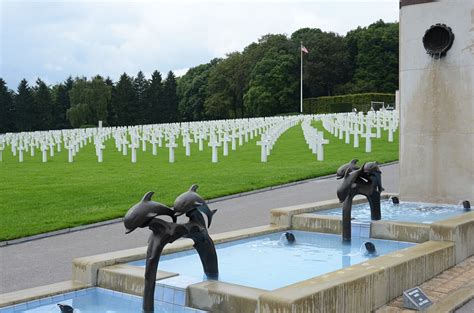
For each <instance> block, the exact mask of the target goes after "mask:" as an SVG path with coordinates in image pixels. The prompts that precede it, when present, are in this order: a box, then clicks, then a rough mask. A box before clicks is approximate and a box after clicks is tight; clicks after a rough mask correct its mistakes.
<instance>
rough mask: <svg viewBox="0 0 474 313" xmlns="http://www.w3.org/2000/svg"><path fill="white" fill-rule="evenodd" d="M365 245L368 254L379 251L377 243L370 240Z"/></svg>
mask: <svg viewBox="0 0 474 313" xmlns="http://www.w3.org/2000/svg"><path fill="white" fill-rule="evenodd" d="M364 245H365V249H366V250H367V253H368V254H375V253H376V252H377V250H376V249H375V245H374V244H373V243H371V242H370V241H366V242H364Z"/></svg>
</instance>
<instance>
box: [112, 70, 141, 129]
mask: <svg viewBox="0 0 474 313" xmlns="http://www.w3.org/2000/svg"><path fill="white" fill-rule="evenodd" d="M136 99H137V96H136V94H135V89H134V88H133V79H132V78H131V77H130V76H128V75H127V74H126V73H123V74H122V75H121V76H120V79H119V81H118V83H117V85H116V86H115V92H114V94H113V97H112V109H113V112H114V115H115V116H114V120H115V125H133V124H135V123H136V121H135V118H134V117H135V116H136V113H135V111H136V109H135V107H134V105H135V103H136Z"/></svg>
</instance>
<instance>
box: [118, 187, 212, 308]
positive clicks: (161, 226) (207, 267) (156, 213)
mask: <svg viewBox="0 0 474 313" xmlns="http://www.w3.org/2000/svg"><path fill="white" fill-rule="evenodd" d="M197 188H198V186H197V185H192V186H191V188H189V190H188V191H187V192H185V193H183V194H181V195H179V196H178V197H177V198H176V200H175V202H174V206H173V207H172V208H169V207H167V206H166V205H164V204H162V203H159V202H155V201H152V200H151V197H152V196H153V192H151V191H150V192H148V193H146V194H145V195H144V196H143V198H142V200H141V201H140V202H138V203H137V204H135V205H134V206H132V207H131V208H130V209H129V210H128V212H127V214H126V215H125V218H124V225H125V228H126V233H127V234H128V233H130V232H132V231H133V230H135V229H136V228H138V227H140V228H144V227H148V228H149V229H150V230H151V231H152V234H151V235H150V238H149V240H148V249H147V254H146V265H145V290H144V292H143V311H144V312H154V294H155V281H156V274H157V270H158V263H159V261H160V256H161V253H162V251H163V248H164V247H165V245H166V244H168V243H172V242H174V241H175V240H177V239H179V238H181V237H186V238H190V239H192V240H193V241H194V248H195V249H196V250H197V252H198V254H199V257H200V258H201V263H202V266H203V269H204V272H205V274H206V275H207V276H208V277H210V278H217V276H218V274H219V269H218V264H217V253H216V248H215V246H214V242H213V241H212V239H211V237H210V236H209V234H208V232H207V227H209V226H210V225H211V222H212V216H213V215H214V213H216V210H214V211H211V210H210V209H209V207H208V206H207V204H206V203H205V201H204V199H203V198H202V197H201V196H200V195H198V194H197V193H196V190H197ZM202 213H203V214H205V215H206V216H207V227H206V223H205V220H204V217H203V215H202ZM183 214H185V215H186V217H188V218H189V221H188V222H187V223H184V224H178V223H176V222H177V217H178V216H180V215H183ZM161 216H169V217H170V218H171V219H172V221H171V222H168V221H165V220H162V219H161V218H160V217H161Z"/></svg>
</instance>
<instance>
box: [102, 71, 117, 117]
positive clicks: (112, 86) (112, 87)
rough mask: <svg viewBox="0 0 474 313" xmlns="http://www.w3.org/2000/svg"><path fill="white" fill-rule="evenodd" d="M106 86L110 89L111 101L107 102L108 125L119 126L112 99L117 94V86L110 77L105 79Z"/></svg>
mask: <svg viewBox="0 0 474 313" xmlns="http://www.w3.org/2000/svg"><path fill="white" fill-rule="evenodd" d="M105 84H106V85H107V86H109V87H110V99H109V101H108V102H107V125H117V123H116V120H115V118H116V115H115V114H114V109H113V107H112V99H113V97H114V94H115V84H114V82H113V81H112V79H111V78H110V77H108V76H107V78H106V79H105Z"/></svg>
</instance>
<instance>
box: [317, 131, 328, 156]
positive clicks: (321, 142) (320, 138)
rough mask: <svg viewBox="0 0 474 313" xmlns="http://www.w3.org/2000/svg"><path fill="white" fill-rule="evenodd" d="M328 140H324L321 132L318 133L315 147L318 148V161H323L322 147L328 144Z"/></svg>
mask: <svg viewBox="0 0 474 313" xmlns="http://www.w3.org/2000/svg"><path fill="white" fill-rule="evenodd" d="M328 143H329V140H327V139H324V133H323V132H322V131H318V136H317V137H316V145H317V146H318V153H317V154H318V157H317V160H318V161H324V146H323V145H325V144H328Z"/></svg>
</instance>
